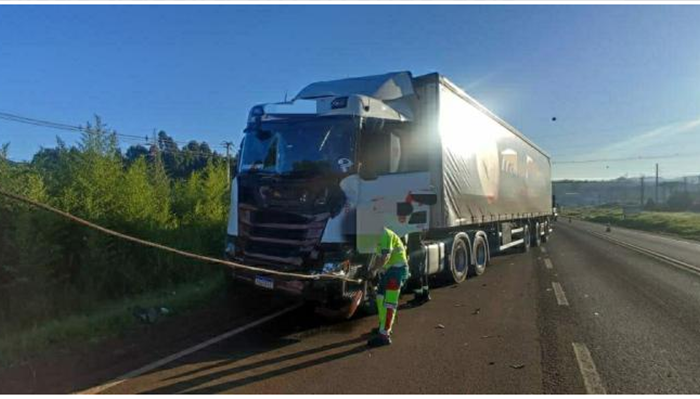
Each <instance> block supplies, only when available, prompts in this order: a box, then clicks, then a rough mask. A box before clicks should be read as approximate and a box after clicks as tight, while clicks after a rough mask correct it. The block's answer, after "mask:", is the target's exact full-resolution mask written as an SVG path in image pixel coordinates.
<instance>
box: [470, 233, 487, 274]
mask: <svg viewBox="0 0 700 399" xmlns="http://www.w3.org/2000/svg"><path fill="white" fill-rule="evenodd" d="M472 251H474V252H473V253H474V262H473V263H472V265H471V268H470V271H471V275H472V276H481V275H482V274H484V272H485V271H486V266H487V265H488V262H489V254H488V246H487V245H486V240H485V239H484V237H483V236H481V235H477V236H475V237H474V245H473V249H472Z"/></svg>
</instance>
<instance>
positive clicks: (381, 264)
mask: <svg viewBox="0 0 700 399" xmlns="http://www.w3.org/2000/svg"><path fill="white" fill-rule="evenodd" d="M372 267H373V268H377V269H380V278H379V284H378V286H377V311H378V314H379V328H378V331H377V334H376V335H374V336H373V337H372V338H370V339H369V341H367V345H369V346H372V347H377V346H384V345H390V344H391V338H390V335H391V330H392V327H393V324H394V320H395V318H396V312H397V311H398V308H399V295H400V293H401V287H402V286H403V284H404V283H405V282H406V280H407V279H408V277H409V275H410V274H409V272H408V257H407V256H406V247H405V246H404V245H403V242H401V238H399V236H398V235H396V233H394V232H393V231H391V230H389V229H387V228H384V231H383V233H382V235H381V237H380V239H379V242H378V243H377V247H376V257H375V263H374V265H372Z"/></svg>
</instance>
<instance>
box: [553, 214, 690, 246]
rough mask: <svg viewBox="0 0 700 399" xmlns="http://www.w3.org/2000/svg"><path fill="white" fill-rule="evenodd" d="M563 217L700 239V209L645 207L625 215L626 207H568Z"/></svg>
mask: <svg viewBox="0 0 700 399" xmlns="http://www.w3.org/2000/svg"><path fill="white" fill-rule="evenodd" d="M562 216H563V217H564V218H566V217H573V218H576V219H581V220H586V221H589V222H595V223H603V224H605V223H610V224H611V225H614V226H622V227H627V228H630V229H637V230H644V231H650V232H655V233H663V234H669V235H674V236H678V237H682V238H686V239H691V240H698V241H700V212H674V211H670V210H669V211H652V210H643V211H642V212H641V213H638V214H635V215H627V216H625V214H624V212H623V209H622V207H619V206H598V207H576V208H574V207H571V208H565V209H563V210H562Z"/></svg>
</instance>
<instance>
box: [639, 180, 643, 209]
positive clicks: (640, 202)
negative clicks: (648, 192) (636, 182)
mask: <svg viewBox="0 0 700 399" xmlns="http://www.w3.org/2000/svg"><path fill="white" fill-rule="evenodd" d="M640 183H641V188H642V193H641V196H640V197H639V205H641V206H642V207H643V206H644V175H642V177H641V179H640Z"/></svg>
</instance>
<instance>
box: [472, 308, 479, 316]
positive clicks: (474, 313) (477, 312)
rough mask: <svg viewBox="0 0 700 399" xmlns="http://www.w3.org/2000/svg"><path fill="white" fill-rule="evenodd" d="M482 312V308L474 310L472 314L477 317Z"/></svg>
mask: <svg viewBox="0 0 700 399" xmlns="http://www.w3.org/2000/svg"><path fill="white" fill-rule="evenodd" d="M480 312H481V308H476V309H474V311H473V312H472V315H474V316H476V315H478V314H479V313H480Z"/></svg>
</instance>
